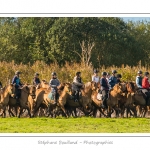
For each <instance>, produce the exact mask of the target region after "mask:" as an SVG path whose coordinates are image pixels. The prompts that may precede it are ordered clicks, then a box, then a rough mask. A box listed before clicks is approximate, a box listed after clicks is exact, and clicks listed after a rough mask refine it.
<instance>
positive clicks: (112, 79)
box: [108, 76, 117, 88]
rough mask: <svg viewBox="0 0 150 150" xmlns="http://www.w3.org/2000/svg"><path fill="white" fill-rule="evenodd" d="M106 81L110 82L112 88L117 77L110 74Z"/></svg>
mask: <svg viewBox="0 0 150 150" xmlns="http://www.w3.org/2000/svg"><path fill="white" fill-rule="evenodd" d="M108 83H109V84H110V86H111V88H113V87H114V86H115V84H117V78H116V77H115V76H111V77H110V78H109V81H108Z"/></svg>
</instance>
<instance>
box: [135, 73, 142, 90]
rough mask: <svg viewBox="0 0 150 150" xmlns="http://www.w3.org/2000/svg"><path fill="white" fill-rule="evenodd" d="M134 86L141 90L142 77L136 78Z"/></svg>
mask: <svg viewBox="0 0 150 150" xmlns="http://www.w3.org/2000/svg"><path fill="white" fill-rule="evenodd" d="M136 85H137V87H138V88H142V77H141V76H137V77H136Z"/></svg>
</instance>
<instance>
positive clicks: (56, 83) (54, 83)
mask: <svg viewBox="0 0 150 150" xmlns="http://www.w3.org/2000/svg"><path fill="white" fill-rule="evenodd" d="M51 76H52V78H51V80H50V81H49V86H50V87H51V91H52V93H53V94H54V103H55V104H56V103H57V99H58V97H59V94H58V91H57V90H58V89H57V87H58V86H59V85H60V82H59V80H58V79H57V74H56V72H53V73H52V74H51Z"/></svg>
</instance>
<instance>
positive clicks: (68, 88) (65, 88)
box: [64, 83, 72, 95]
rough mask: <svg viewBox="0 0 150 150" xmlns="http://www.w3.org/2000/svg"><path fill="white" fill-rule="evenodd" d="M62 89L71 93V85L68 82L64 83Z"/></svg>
mask: <svg viewBox="0 0 150 150" xmlns="http://www.w3.org/2000/svg"><path fill="white" fill-rule="evenodd" d="M64 91H65V92H67V93H69V94H70V95H71V94H72V85H71V84H70V83H65V86H64Z"/></svg>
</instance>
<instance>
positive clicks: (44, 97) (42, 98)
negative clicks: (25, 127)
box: [31, 83, 64, 117]
mask: <svg viewBox="0 0 150 150" xmlns="http://www.w3.org/2000/svg"><path fill="white" fill-rule="evenodd" d="M63 88H64V83H62V84H60V85H59V86H58V87H57V89H58V93H59V95H60V94H61V91H62V90H63ZM50 92H51V89H49V88H39V89H37V90H36V98H35V100H34V102H35V103H34V105H32V110H31V113H32V117H34V116H36V114H37V112H38V111H39V109H43V110H44V109H48V108H50V106H53V105H54V100H50V99H49V98H48V94H49V93H50ZM54 106H55V107H56V104H55V105H54ZM44 111H45V110H44Z"/></svg>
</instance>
